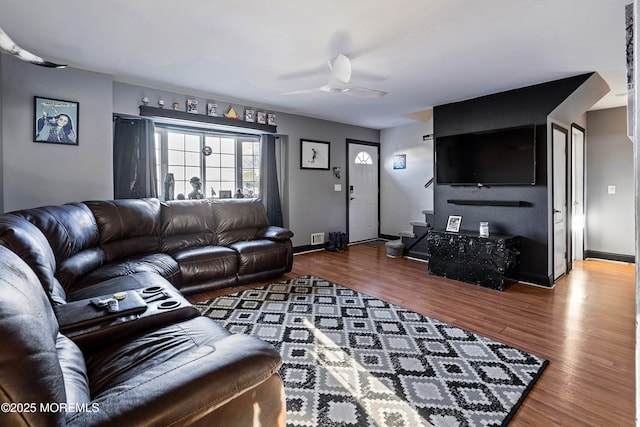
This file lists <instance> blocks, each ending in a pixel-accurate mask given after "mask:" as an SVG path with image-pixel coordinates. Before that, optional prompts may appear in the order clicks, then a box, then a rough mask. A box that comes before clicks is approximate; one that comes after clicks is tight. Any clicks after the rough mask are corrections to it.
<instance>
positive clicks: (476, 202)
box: [447, 199, 529, 206]
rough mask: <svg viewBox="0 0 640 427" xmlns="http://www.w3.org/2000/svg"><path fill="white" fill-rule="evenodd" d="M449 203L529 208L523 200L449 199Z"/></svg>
mask: <svg viewBox="0 0 640 427" xmlns="http://www.w3.org/2000/svg"><path fill="white" fill-rule="evenodd" d="M447 202H448V203H451V204H453V205H471V206H528V205H529V203H527V202H523V201H521V200H461V199H449V200H447Z"/></svg>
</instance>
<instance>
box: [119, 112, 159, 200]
mask: <svg viewBox="0 0 640 427" xmlns="http://www.w3.org/2000/svg"><path fill="white" fill-rule="evenodd" d="M114 121H115V125H114V131H113V194H114V198H115V199H140V198H143V197H158V191H157V188H158V187H157V185H156V184H157V180H158V178H157V177H156V150H155V140H154V139H155V136H154V126H153V121H151V120H149V119H144V118H138V117H129V116H118V115H116V116H114Z"/></svg>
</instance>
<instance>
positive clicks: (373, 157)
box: [347, 142, 378, 243]
mask: <svg viewBox="0 0 640 427" xmlns="http://www.w3.org/2000/svg"><path fill="white" fill-rule="evenodd" d="M348 151H349V152H348V155H349V158H348V162H349V188H347V191H348V192H349V243H353V242H360V241H363V240H371V239H376V238H377V237H378V146H377V145H365V144H357V143H353V142H349V150H348Z"/></svg>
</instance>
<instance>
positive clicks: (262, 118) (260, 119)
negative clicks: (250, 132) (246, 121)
mask: <svg viewBox="0 0 640 427" xmlns="http://www.w3.org/2000/svg"><path fill="white" fill-rule="evenodd" d="M256 122H257V123H258V124H260V125H266V124H267V113H265V112H264V111H258V112H257V113H256Z"/></svg>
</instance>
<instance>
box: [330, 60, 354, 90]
mask: <svg viewBox="0 0 640 427" xmlns="http://www.w3.org/2000/svg"><path fill="white" fill-rule="evenodd" d="M329 68H331V80H338V81H341V82H342V83H349V80H351V61H350V60H349V58H347V57H346V56H344V55H336V57H335V58H333V59H332V60H331V61H329Z"/></svg>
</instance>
